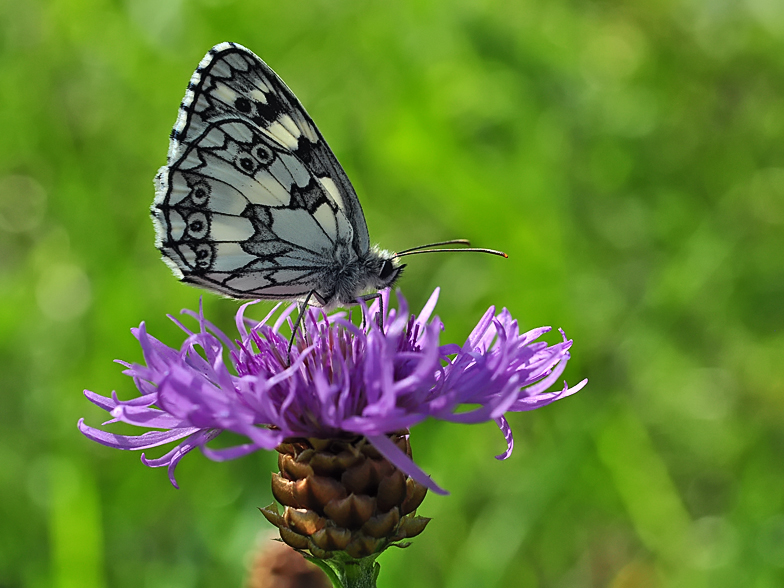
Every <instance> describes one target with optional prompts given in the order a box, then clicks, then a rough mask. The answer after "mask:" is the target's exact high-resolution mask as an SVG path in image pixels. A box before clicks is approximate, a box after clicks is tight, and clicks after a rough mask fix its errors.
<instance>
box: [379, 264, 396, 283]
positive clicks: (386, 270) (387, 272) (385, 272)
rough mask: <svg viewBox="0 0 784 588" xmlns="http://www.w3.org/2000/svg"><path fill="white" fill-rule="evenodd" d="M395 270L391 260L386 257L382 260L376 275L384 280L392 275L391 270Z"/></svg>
mask: <svg viewBox="0 0 784 588" xmlns="http://www.w3.org/2000/svg"><path fill="white" fill-rule="evenodd" d="M394 271H395V266H393V265H392V262H391V261H389V260H388V259H385V260H384V263H383V264H381V271H380V272H378V277H379V278H381V279H382V280H386V279H387V278H388V277H389V276H391V275H392V272H394Z"/></svg>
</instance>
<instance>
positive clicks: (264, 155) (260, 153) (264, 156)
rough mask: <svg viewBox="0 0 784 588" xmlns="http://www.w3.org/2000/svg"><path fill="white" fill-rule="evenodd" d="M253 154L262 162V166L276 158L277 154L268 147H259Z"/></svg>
mask: <svg viewBox="0 0 784 588" xmlns="http://www.w3.org/2000/svg"><path fill="white" fill-rule="evenodd" d="M253 154H254V155H255V156H256V159H258V160H259V161H260V162H261V164H262V165H267V164H268V163H270V162H271V161H272V160H273V159H274V158H275V154H274V153H273V152H272V149H270V148H269V147H267V146H266V145H257V146H256V147H255V148H254V149H253Z"/></svg>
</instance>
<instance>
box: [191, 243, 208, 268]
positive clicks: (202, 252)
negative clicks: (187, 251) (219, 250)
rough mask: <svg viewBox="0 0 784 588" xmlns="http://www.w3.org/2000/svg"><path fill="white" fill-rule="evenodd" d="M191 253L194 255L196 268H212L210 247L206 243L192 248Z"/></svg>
mask: <svg viewBox="0 0 784 588" xmlns="http://www.w3.org/2000/svg"><path fill="white" fill-rule="evenodd" d="M193 252H194V254H195V255H196V260H195V263H196V267H197V268H199V269H210V266H212V247H210V246H209V245H207V244H206V243H201V244H199V245H197V246H196V247H194V249H193Z"/></svg>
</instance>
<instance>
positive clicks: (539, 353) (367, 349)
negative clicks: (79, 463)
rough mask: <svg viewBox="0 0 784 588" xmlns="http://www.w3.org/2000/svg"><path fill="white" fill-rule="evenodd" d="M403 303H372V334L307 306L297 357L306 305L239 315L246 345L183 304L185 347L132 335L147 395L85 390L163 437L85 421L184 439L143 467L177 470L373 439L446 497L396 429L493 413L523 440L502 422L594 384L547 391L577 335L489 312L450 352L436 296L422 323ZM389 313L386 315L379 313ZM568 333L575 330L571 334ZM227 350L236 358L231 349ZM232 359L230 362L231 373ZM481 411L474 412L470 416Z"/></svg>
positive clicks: (158, 441) (122, 444) (125, 445)
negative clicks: (294, 317)
mask: <svg viewBox="0 0 784 588" xmlns="http://www.w3.org/2000/svg"><path fill="white" fill-rule="evenodd" d="M397 298H398V309H397V310H395V309H390V305H389V291H385V292H383V293H382V296H381V301H383V305H380V304H379V301H378V300H377V301H376V302H375V303H374V304H373V305H372V306H371V307H370V308H369V309H368V308H366V307H364V306H363V307H362V312H363V319H364V320H363V326H362V327H358V326H356V325H355V324H353V323H352V322H351V321H350V320H349V318H348V317H347V315H346V313H345V312H337V313H334V314H331V315H327V314H325V313H324V312H323V311H322V310H320V309H313V308H311V309H308V310H307V311H306V312H305V315H304V319H303V321H302V324H301V326H300V329H299V332H298V334H297V339H296V341H295V344H294V346H293V348H292V350H291V356H290V362H289V356H288V353H287V348H288V343H289V342H288V337H287V336H285V335H284V334H281V332H280V329H281V327H282V326H283V324H284V323H286V322H288V323H289V324H290V322H291V321H290V319H289V315H290V314H291V313H292V311H293V310H294V308H295V307H296V305H291V306H289V307H288V308H287V309H285V310H284V311H282V312H281V313H280V314H279V315H278V316H277V318H276V319H275V320H274V322H273V317H274V316H275V313H276V312H277V311H278V309H279V307H280V304H279V305H278V306H276V307H275V308H274V309H273V310H272V311H271V312H270V313H269V314H268V315H267V316H266V317H265V318H264V320H262V321H261V322H256V321H253V320H250V319H248V318H246V317H245V316H244V313H245V310H246V308H247V307H248V306H249V305H250V304H253V302H250V303H247V304H244V305H243V306H241V307H240V309H239V311H238V312H237V315H236V324H237V330H238V331H239V339H238V340H236V341H235V342H232V341H231V340H230V339H229V337H228V336H226V335H225V334H224V333H223V332H222V331H221V330H220V329H218V328H217V327H216V326H215V325H213V324H212V323H210V322H209V321H208V320H207V319H206V318H204V314H203V311H202V310H201V308H200V310H199V312H198V313H195V312H193V311H189V310H184V311H183V313H184V314H187V315H189V316H191V317H193V318H194V319H196V321H197V323H198V330H197V331H195V332H193V331H191V330H189V329H188V328H187V327H185V326H184V325H183V324H181V323H180V322H179V321H178V320H177V319H175V318H173V317H170V318H172V320H173V321H174V322H175V323H176V324H177V325H178V326H179V327H180V328H181V329H182V330H183V331H185V332H186V333H187V335H188V336H187V338H186V339H185V342H184V343H183V344H182V347H181V348H180V350H179V351H178V350H176V349H172V348H171V347H167V346H166V345H164V344H163V343H161V342H160V341H158V340H157V339H155V338H153V337H151V336H150V335H148V333H147V330H146V328H145V325H144V323H142V324H141V325H140V326H139V328H138V329H132V333H133V334H134V336H135V337H136V338H137V339H138V340H139V343H140V344H141V347H142V352H143V354H144V360H145V363H146V365H140V364H128V363H125V362H121V363H122V364H123V365H125V366H126V368H127V369H126V370H125V372H124V373H125V374H127V375H129V376H131V377H132V378H133V380H134V383H135V384H136V387H137V388H138V389H139V392H140V394H141V395H140V396H139V397H137V398H134V399H132V400H127V401H124V400H119V399H118V398H117V395H116V394H115V393H112V396H111V397H110V398H107V397H104V396H100V395H98V394H95V393H94V392H90V391H89V390H85V395H86V396H87V398H88V399H89V400H90V401H91V402H93V403H94V404H96V405H97V406H100V407H101V408H103V409H104V410H106V411H107V412H109V413H111V416H112V418H111V420H109V421H106V422H105V423H104V425H106V424H109V423H113V422H118V421H120V422H124V423H128V424H131V425H136V426H139V427H145V428H148V429H154V430H151V431H148V432H146V433H144V434H142V435H138V436H125V435H116V434H112V433H108V432H106V431H103V430H100V429H95V428H93V427H90V426H88V425H86V424H84V419H81V420H80V421H79V430H80V431H81V432H82V433H83V434H84V435H85V436H87V437H88V438H90V439H92V440H94V441H97V442H98V443H102V444H103V445H107V446H109V447H114V448H117V449H135V450H146V449H149V448H152V447H157V446H159V445H164V444H166V443H170V442H173V441H180V443H179V444H178V445H177V446H176V447H175V448H174V449H172V450H171V451H169V452H168V453H167V454H166V455H164V456H163V457H160V458H157V459H148V458H147V457H146V456H145V455H144V454H142V462H143V463H144V464H146V465H148V466H151V467H161V466H167V467H168V471H169V479H170V480H171V482H172V484H173V485H174V486H175V487H177V483H176V481H175V478H174V470H175V467H176V466H177V464H178V463H179V461H180V459H182V457H183V456H184V455H185V454H186V453H188V452H190V451H191V450H192V449H194V448H196V447H199V448H201V450H202V451H203V452H204V453H205V455H207V457H209V458H210V459H213V460H216V461H223V460H227V459H233V458H236V457H240V456H242V455H245V454H248V453H250V452H252V451H256V450H257V449H274V448H275V447H277V446H278V445H279V444H280V443H281V442H282V441H283V440H284V439H287V438H292V437H316V438H335V437H347V436H348V437H352V436H357V435H364V436H365V437H367V439H368V440H369V441H370V442H371V443H372V444H373V445H374V446H375V447H376V449H377V450H378V451H379V452H380V453H381V454H382V455H383V456H384V457H386V458H387V459H388V460H389V461H390V462H392V463H393V464H394V465H395V466H397V467H398V468H399V469H400V470H402V471H403V472H404V473H406V474H407V475H409V476H411V477H412V478H414V479H415V480H416V481H418V482H419V483H421V484H423V485H424V486H426V487H427V488H430V489H432V490H434V491H435V492H438V493H442V494H445V493H446V492H445V491H444V490H442V489H441V488H440V487H439V486H437V485H436V484H435V483H434V482H433V481H432V480H431V479H430V478H429V477H428V476H427V474H425V472H423V471H422V470H421V469H420V468H419V467H418V466H417V465H416V464H415V463H414V462H413V461H412V460H411V459H410V458H409V457H408V456H407V455H405V453H403V452H402V451H401V450H400V449H399V448H398V447H397V446H396V445H395V444H394V443H393V442H392V441H390V439H389V437H388V436H387V433H391V432H393V431H399V430H401V429H407V428H409V427H411V426H412V425H415V424H416V423H418V422H420V421H422V420H424V419H425V418H427V417H433V418H437V419H442V420H446V421H452V422H459V423H480V422H484V421H487V420H490V419H493V420H494V421H495V422H496V423H497V424H498V426H499V427H500V429H501V431H502V432H503V434H504V437H505V438H506V441H507V449H506V451H505V452H504V453H503V454H501V455H499V456H496V457H497V458H498V459H506V458H507V457H508V456H509V455H510V454H511V452H512V447H513V439H512V433H511V430H510V428H509V425H508V423H507V421H506V419H505V418H504V414H505V413H507V412H516V411H523V410H533V409H535V408H539V407H541V406H545V405H547V404H550V403H551V402H554V401H556V400H558V399H560V398H564V397H566V396H569V395H570V394H574V393H575V392H577V391H578V390H580V389H582V388H583V386H585V384H586V382H587V380H583V381H582V382H580V383H579V384H577V385H576V386H574V387H572V388H569V387H568V386H567V385H566V383H564V388H563V389H562V390H560V391H555V392H547V389H548V388H549V387H550V386H552V385H553V384H554V383H555V382H556V380H558V378H559V377H560V375H561V373H562V372H563V370H564V368H565V366H566V362H567V360H568V359H569V348H570V347H571V345H572V341H571V340H567V339H566V337H565V336H564V337H563V341H561V342H560V343H556V344H555V345H548V344H547V343H546V342H543V341H537V339H538V338H539V337H540V336H541V335H543V334H544V333H547V332H548V331H549V330H550V328H549V327H540V328H538V329H533V330H531V331H528V332H527V333H520V331H519V328H518V325H517V321H516V320H514V319H513V318H512V316H511V315H510V314H509V312H508V311H507V310H506V309H504V310H502V311H501V312H500V313H499V314H498V315H496V314H495V308H494V307H490V308H489V309H488V310H487V312H485V314H484V316H482V318H481V319H480V320H479V323H478V324H477V325H476V327H474V330H473V331H472V332H471V334H470V335H469V336H468V339H467V340H466V342H465V343H464V344H463V345H462V347H461V346H459V345H455V344H448V345H441V344H440V343H439V335H440V332H441V331H442V329H443V324H442V323H441V321H440V320H439V319H438V317H436V316H432V313H433V309H434V307H435V305H436V300H437V299H438V290H436V291H435V292H433V295H432V296H431V297H430V299H429V300H428V302H427V304H425V307H424V308H423V309H422V312H421V313H419V315H418V316H414V315H410V314H409V312H408V306H407V304H406V301H405V299H404V298H403V296H402V295H401V294H400V293H398V294H397ZM380 306H382V307H383V311H380V310H379V307H380ZM561 333H562V335H563V332H561ZM226 351H228V356H227V354H226V353H225V352H226ZM227 362H228V363H229V364H230V366H229V365H227ZM466 407H470V410H465V409H466ZM224 430H229V431H233V432H235V433H238V434H240V435H244V436H245V437H247V439H248V442H247V443H245V444H242V445H237V446H234V447H231V448H227V449H210V448H209V447H207V446H206V444H207V443H208V442H209V441H210V440H212V439H214V438H215V437H216V436H217V435H218V434H220V433H221V432H222V431H224Z"/></svg>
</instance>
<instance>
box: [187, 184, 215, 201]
mask: <svg viewBox="0 0 784 588" xmlns="http://www.w3.org/2000/svg"><path fill="white" fill-rule="evenodd" d="M210 192H211V190H210V186H209V184H207V183H204V182H200V183H198V184H196V185H195V186H194V187H193V188H192V189H191V200H193V203H194V204H195V205H196V206H204V205H205V204H207V200H208V199H209V197H210Z"/></svg>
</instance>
